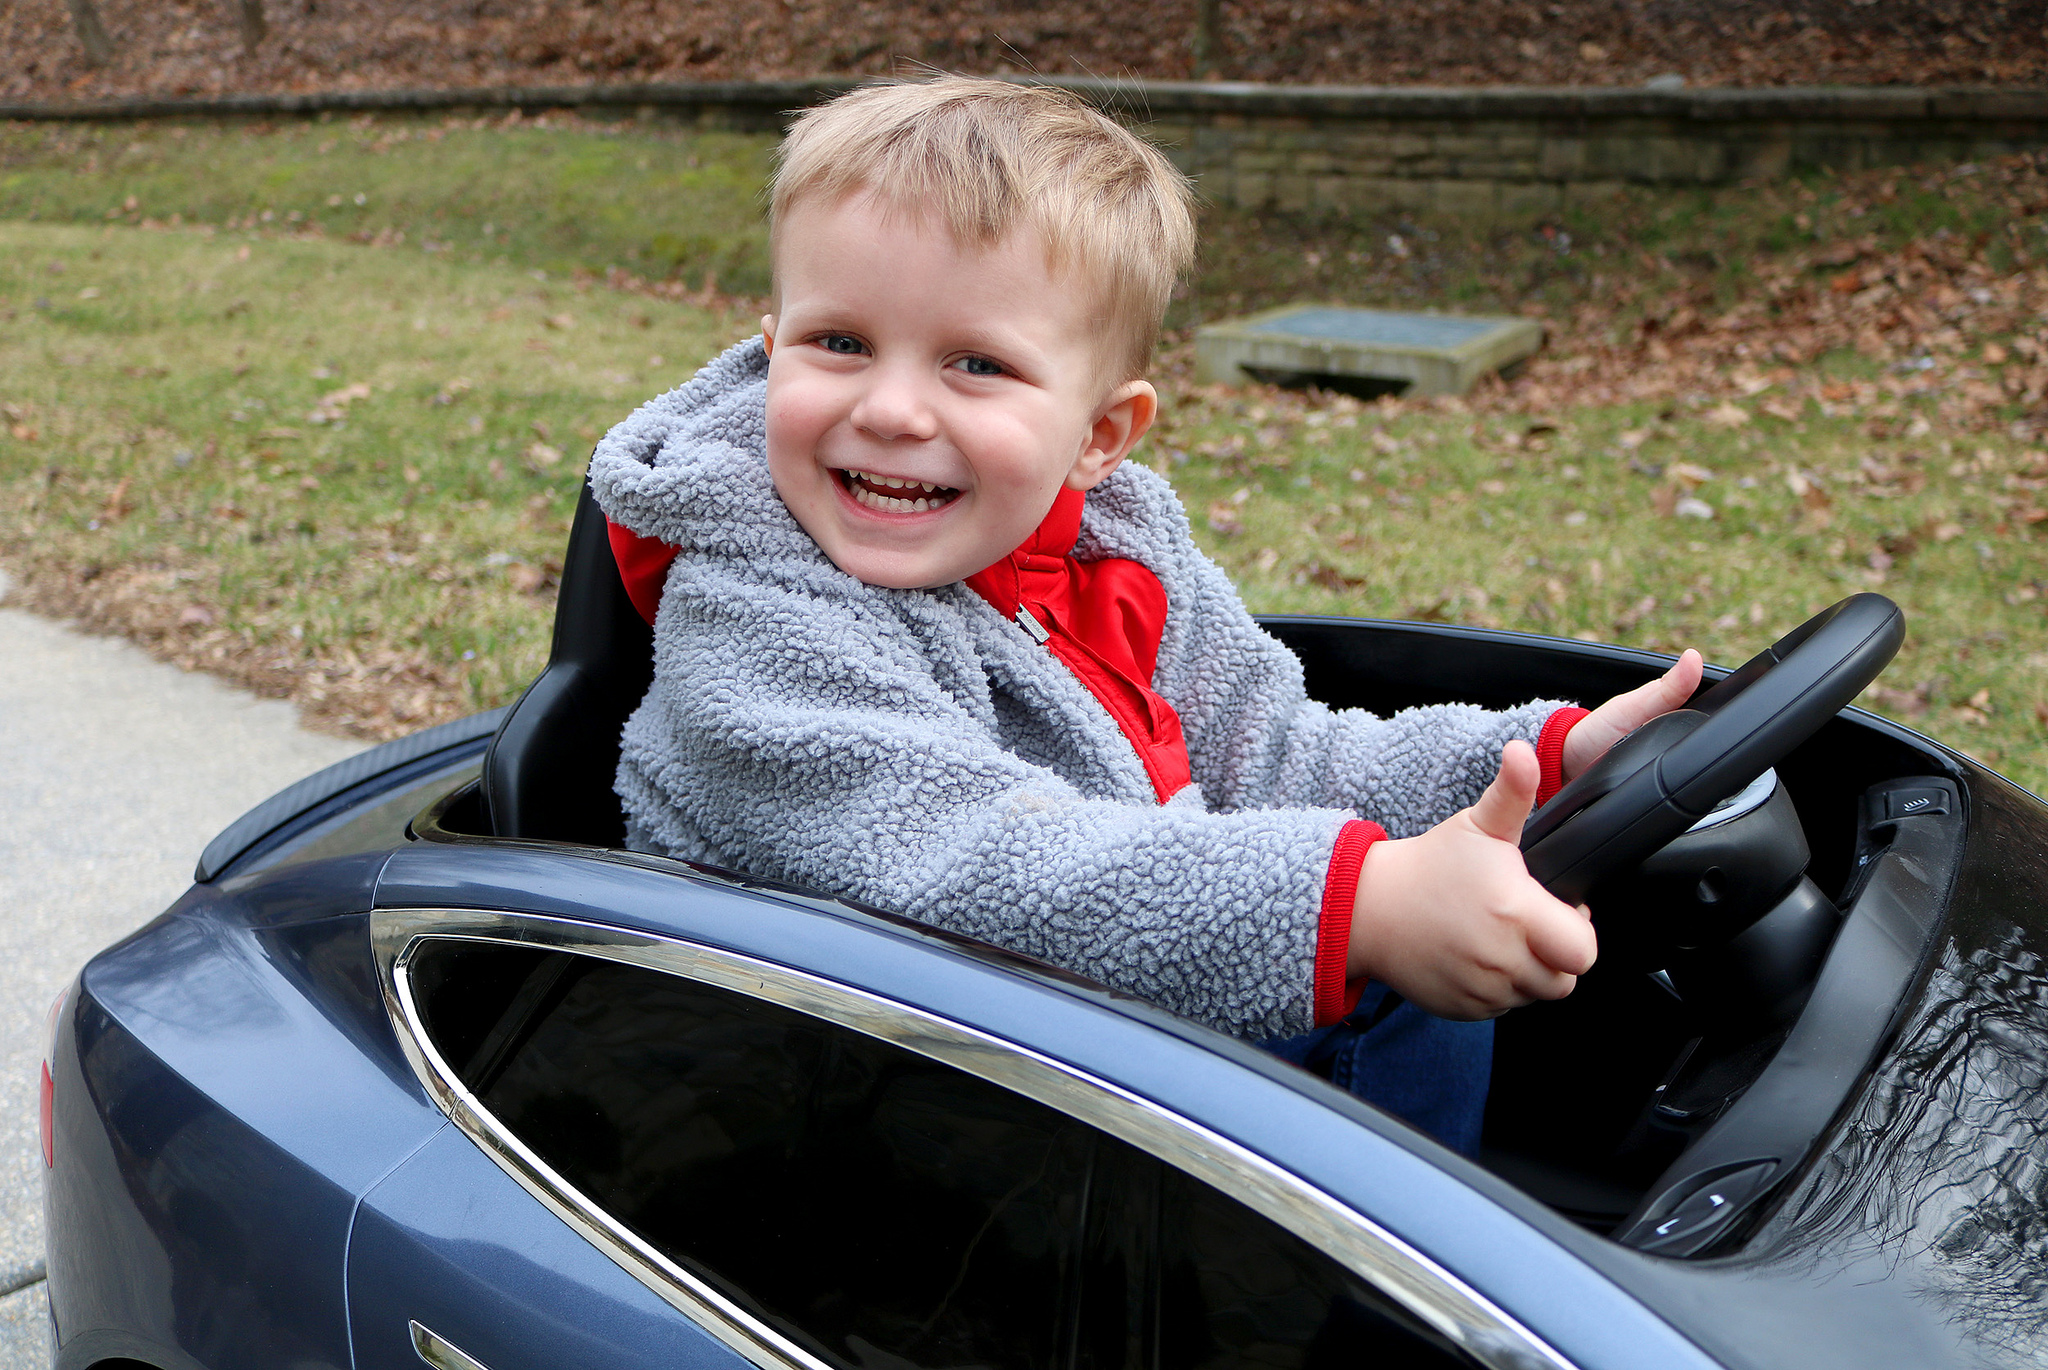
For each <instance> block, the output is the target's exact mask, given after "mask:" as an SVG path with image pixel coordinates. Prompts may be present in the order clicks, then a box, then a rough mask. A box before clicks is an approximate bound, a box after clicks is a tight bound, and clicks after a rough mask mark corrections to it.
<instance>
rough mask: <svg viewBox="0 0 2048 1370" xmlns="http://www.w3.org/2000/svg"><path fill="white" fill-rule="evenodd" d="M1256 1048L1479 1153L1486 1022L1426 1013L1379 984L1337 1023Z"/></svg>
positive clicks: (1488, 1055)
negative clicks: (1466, 1021)
mask: <svg viewBox="0 0 2048 1370" xmlns="http://www.w3.org/2000/svg"><path fill="white" fill-rule="evenodd" d="M1262 1045H1263V1046H1264V1047H1265V1049H1266V1050H1267V1051H1270V1052H1272V1053H1273V1054H1274V1055H1275V1056H1278V1057H1279V1058H1280V1059H1281V1060H1283V1061H1292V1062H1293V1063H1294V1064H1296V1065H1298V1066H1302V1067H1305V1068H1306V1069H1308V1070H1312V1071H1314V1072H1315V1073H1316V1074H1318V1075H1320V1076H1322V1077H1323V1078H1324V1079H1326V1080H1328V1081H1329V1082H1330V1083H1331V1084H1333V1085H1335V1086H1337V1088H1339V1089H1342V1090H1346V1091H1348V1092H1350V1093H1352V1094H1356V1095H1357V1096H1358V1097H1359V1098H1361V1099H1363V1100H1365V1101H1366V1102H1367V1103H1369V1104H1374V1105H1377V1106H1378V1107H1380V1108H1383V1109H1385V1110H1386V1111H1387V1112H1389V1113H1391V1114H1393V1115H1394V1116H1396V1117H1398V1118H1402V1119H1404V1120H1406V1121H1407V1122H1409V1123H1412V1124H1414V1125H1415V1126H1416V1127H1418V1128H1421V1129H1422V1130H1423V1131H1424V1132H1427V1133H1428V1134H1430V1136H1432V1137H1434V1138H1436V1139H1437V1140H1438V1141H1439V1142H1442V1143H1443V1144H1444V1145H1445V1146H1447V1147H1449V1148H1450V1149H1451V1150H1453V1151H1456V1152H1459V1153H1461V1154H1463V1155H1466V1156H1473V1155H1477V1154H1478V1151H1479V1131H1480V1127H1481V1125H1482V1123H1483V1122H1484V1121H1485V1117H1486V1085H1487V1078H1488V1076H1489V1075H1491V1074H1492V1071H1493V1023H1492V1022H1491V1021H1487V1022H1483V1023H1454V1022H1452V1021H1450V1020H1449V1019H1447V1018H1437V1017H1433V1016H1432V1015H1430V1014H1427V1013H1424V1012H1423V1011H1422V1010H1421V1009H1419V1008H1417V1007H1415V1005H1413V1004H1411V1003H1409V1002H1408V1001H1407V1000H1405V999H1403V998H1401V997H1400V996H1399V995H1397V994H1395V993H1394V992H1393V991H1391V990H1389V989H1388V988H1387V987H1386V986H1385V985H1381V984H1372V985H1368V986H1366V990H1365V994H1364V996H1363V997H1361V998H1360V999H1359V1001H1358V1007H1357V1008H1356V1009H1354V1010H1353V1011H1352V1012H1351V1015H1350V1016H1349V1017H1347V1018H1345V1019H1344V1020H1343V1021H1342V1022H1338V1023H1332V1024H1330V1026H1328V1027H1322V1028H1317V1029H1316V1030H1315V1031H1314V1032H1308V1033H1303V1034H1302V1035H1301V1036H1299V1037H1282V1038H1279V1039H1277V1040H1275V1041H1271V1042H1266V1043H1263V1044H1262Z"/></svg>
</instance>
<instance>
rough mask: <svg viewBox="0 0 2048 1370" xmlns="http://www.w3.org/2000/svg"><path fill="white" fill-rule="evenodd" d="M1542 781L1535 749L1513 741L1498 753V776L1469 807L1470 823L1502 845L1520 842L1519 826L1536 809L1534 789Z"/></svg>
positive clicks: (1517, 739) (1541, 772)
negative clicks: (1498, 840)
mask: <svg viewBox="0 0 2048 1370" xmlns="http://www.w3.org/2000/svg"><path fill="white" fill-rule="evenodd" d="M1542 781H1543V768H1542V766H1541V765H1540V764H1539V763H1538V762H1537V760H1536V749H1535V748H1534V747H1531V746H1530V745H1529V744H1528V743H1526V742H1524V741H1522V740H1521V739H1520V738H1516V739H1515V740H1514V741H1513V742H1510V743H1508V745H1507V746H1506V747H1504V748H1502V749H1501V754H1500V774H1498V775H1496V776H1495V777H1494V778H1493V783H1492V784H1491V785H1488V786H1487V787H1486V793H1485V794H1482V795H1480V796H1479V802H1478V803H1477V804H1474V805H1473V806H1472V810H1471V813H1472V822H1473V823H1474V824H1475V825H1476V826H1477V827H1478V829H1479V831H1481V832H1483V833H1485V834H1486V835H1487V836H1488V837H1496V838H1499V839H1500V840H1501V841H1503V842H1520V841H1521V840H1522V824H1523V823H1525V822H1527V821H1528V818H1529V810H1530V809H1532V808H1534V807H1535V806H1536V787H1537V786H1538V785H1539V784H1541V783H1542Z"/></svg>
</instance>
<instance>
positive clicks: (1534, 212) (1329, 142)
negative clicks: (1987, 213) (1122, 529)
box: [0, 80, 2048, 222]
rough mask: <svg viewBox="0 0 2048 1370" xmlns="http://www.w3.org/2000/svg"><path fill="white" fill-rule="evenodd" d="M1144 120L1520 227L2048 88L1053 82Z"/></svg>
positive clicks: (739, 94) (762, 101)
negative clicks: (1621, 195)
mask: <svg viewBox="0 0 2048 1370" xmlns="http://www.w3.org/2000/svg"><path fill="white" fill-rule="evenodd" d="M1052 83H1053V84H1057V85H1061V86H1065V87H1067V88H1068V89H1072V90H1076V91H1079V92H1081V93H1082V94H1084V95H1086V96H1088V98H1090V99H1092V100H1095V101H1096V102H1098V103H1100V104H1102V105H1103V106H1105V107H1106V108H1110V109H1112V110H1114V111H1116V112H1117V113H1119V114H1120V115H1122V116H1123V117H1126V118H1129V119H1131V120H1132V121H1133V122H1134V123H1137V124H1139V125H1140V126H1141V127H1142V128H1143V129H1144V130H1145V132H1146V133H1147V135H1148V136H1150V137H1152V138H1154V139H1156V140H1157V141H1158V142H1159V143H1160V144H1161V145H1162V146H1163V147H1165V148H1166V149H1167V150H1168V152H1169V153H1170V154H1171V155H1172V156H1173V158H1174V160H1175V161H1176V162H1178V163H1179V164H1180V165H1181V167H1182V168H1183V169H1184V170H1186V171H1188V172H1190V173H1191V174H1193V175H1195V176H1196V177H1198V178H1199V179H1200V183H1201V187H1202V192H1203V194H1204V195H1205V196H1207V197H1208V198H1210V199H1212V200H1215V201H1219V202H1222V203H1225V204H1232V205H1238V206H1242V207H1245V208H1254V209H1256V208H1266V207H1274V208H1281V209H1289V210H1316V209H1322V210H1330V211H1336V212H1356V211H1363V210H1375V211H1377V210H1381V209H1389V208H1391V209H1395V210H1434V211H1437V212H1441V213H1448V214H1456V215H1459V216H1462V217H1466V218H1470V219H1476V220H1481V221H1500V222H1512V221H1526V220H1529V219H1533V218H1539V217H1541V216H1543V215H1546V214H1550V213H1554V212H1556V211H1557V210H1559V209H1561V208H1565V207H1568V206H1572V205H1575V204H1579V203H1586V202H1590V201H1593V200H1597V199H1599V198H1601V197H1603V196H1606V195H1609V194H1612V193H1613V192H1614V191H1615V190H1616V189H1617V188H1619V187H1621V186H1624V185H1630V184H1638V185H1666V186H1710V185H1723V184H1728V183H1731V182H1736V181H1742V180H1749V179H1765V180H1768V179H1774V178H1777V177H1781V176H1785V175H1787V174H1790V173H1794V172H1800V171H1808V170H1821V169H1828V168H1836V169H1859V168H1864V167H1879V166H1909V165H1914V164H1918V163H1950V164H1954V163H1958V162H1965V161H1974V160H1979V159H1982V158H1985V157H1991V156H1996V155H1998V154H2001V153H2006V152H2016V151H2022V150H2027V149H2035V148H2048V90H1990V89H1922V88H1916V87H1873V88H1860V89H1852V88H1816V89H1810V90H1788V89H1776V90H1723V89H1708V90H1685V89H1677V90H1646V89H1622V88H1614V87H1598V88H1573V89H1557V90H1539V89H1529V88H1504V89H1442V90H1437V89H1415V88H1393V87H1390V88H1367V87H1337V86H1255V85H1233V84H1203V83H1191V82H1143V81H1114V82H1106V81H1093V80H1056V81H1054V82H1052ZM852 84H853V82H851V81H846V80H816V81H729V82H716V83H705V84H702V85H685V84H660V85H653V84H650V85H612V86H572V87H543V88H525V89H491V90H434V91H335V92H326V93H320V94H311V95H282V96H235V97H227V98H223V99H218V100H153V99H152V100H134V101H124V102H114V103H106V104H96V105H65V106H51V105H40V106H7V105H0V119H135V118H192V117H221V116H243V117H276V116H281V115H282V116H304V115H320V114H327V115H330V116H331V115H332V114H335V113H366V112H412V113H427V112H434V111H500V110H512V109H519V110H525V111H527V112H529V113H537V112H540V111H544V110H550V109H573V110H576V111H578V112H580V113H584V114H587V115H591V116H594V117H614V118H627V117H631V118H641V119H662V120H675V121H681V122H686V123H690V124H693V125H696V126H700V127H715V128H728V129H750V130H758V131H762V132H773V131H775V130H777V129H779V128H780V127H781V125H782V124H783V122H784V121H785V119H786V118H787V115H788V112H789V111H791V110H795V109H801V108H803V107H804V106H805V105H809V104H812V103H815V102H816V101H818V100H821V99H824V98H827V97H828V96H830V95H833V94H835V93H837V92H839V91H842V90H845V89H848V88H849V87H850V86H851V85H852Z"/></svg>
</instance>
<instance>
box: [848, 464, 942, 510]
mask: <svg viewBox="0 0 2048 1370" xmlns="http://www.w3.org/2000/svg"><path fill="white" fill-rule="evenodd" d="M839 479H840V480H841V481H843V482H844V483H845V485H846V490H847V493H848V494H850V495H852V496H853V500H854V503H856V504H858V505H860V506H861V507H862V508H864V509H873V510H875V511H877V512H879V513H884V514H922V513H924V512H925V511H926V510H928V509H937V508H939V507H940V506H941V505H945V504H951V503H952V502H953V501H954V500H956V499H958V498H959V497H960V492H959V491H958V490H955V489H952V488H951V487H949V486H944V485H933V484H931V483H930V482H929V481H920V480H898V479H896V478H895V477H894V476H871V475H869V474H868V473H867V472H865V471H841V472H840V473H839Z"/></svg>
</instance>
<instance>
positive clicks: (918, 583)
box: [825, 548, 980, 590]
mask: <svg viewBox="0 0 2048 1370" xmlns="http://www.w3.org/2000/svg"><path fill="white" fill-rule="evenodd" d="M825 555H826V557H827V558H828V559H830V561H831V562H832V564H833V565H834V566H837V567H838V568H839V569H840V570H842V571H844V572H846V574H848V575H850V576H852V577H853V578H854V579H855V580H857V581H859V582H860V583H861V584H863V585H872V586H874V587H875V588H876V589H878V590H936V589H938V588H939V587H940V586H942V585H951V584H952V583H953V582H954V581H956V580H965V579H966V578H967V577H968V576H970V575H972V574H974V571H976V570H979V569H980V568H979V567H974V568H971V569H969V570H965V571H961V572H960V573H958V574H957V575H955V574H949V573H948V570H947V568H946V567H945V566H943V565H941V564H939V562H938V560H937V559H936V558H933V557H920V556H902V555H886V554H885V555H875V554H873V553H867V552H864V551H834V550H833V549H831V548H826V549H825Z"/></svg>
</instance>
